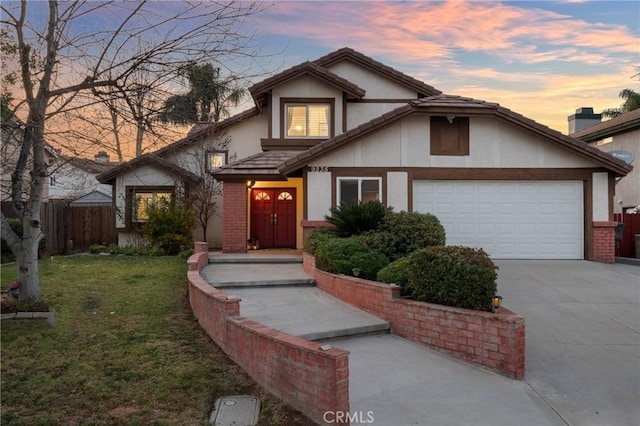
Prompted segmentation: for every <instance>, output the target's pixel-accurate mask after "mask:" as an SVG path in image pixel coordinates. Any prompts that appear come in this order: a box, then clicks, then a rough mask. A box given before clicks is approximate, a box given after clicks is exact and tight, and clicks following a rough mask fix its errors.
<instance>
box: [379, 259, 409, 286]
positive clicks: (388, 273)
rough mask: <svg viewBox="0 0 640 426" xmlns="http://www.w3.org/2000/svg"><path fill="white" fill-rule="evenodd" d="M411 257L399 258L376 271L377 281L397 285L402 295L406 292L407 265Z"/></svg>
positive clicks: (407, 280)
mask: <svg viewBox="0 0 640 426" xmlns="http://www.w3.org/2000/svg"><path fill="white" fill-rule="evenodd" d="M410 263H411V256H407V257H401V258H400V259H398V260H396V261H395V262H392V263H390V264H388V265H387V266H385V267H384V268H382V269H381V270H380V271H378V276H377V280H378V281H380V282H383V283H389V284H392V283H393V284H397V285H399V286H401V287H402V291H403V293H404V292H406V291H407V287H408V284H409V264H410Z"/></svg>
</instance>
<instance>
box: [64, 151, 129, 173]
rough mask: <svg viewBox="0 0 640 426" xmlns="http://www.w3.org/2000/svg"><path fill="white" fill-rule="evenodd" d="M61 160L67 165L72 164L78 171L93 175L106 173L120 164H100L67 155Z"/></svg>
mask: <svg viewBox="0 0 640 426" xmlns="http://www.w3.org/2000/svg"><path fill="white" fill-rule="evenodd" d="M60 159H61V160H62V161H63V162H64V163H65V164H70V165H72V166H74V167H77V168H78V169H81V170H84V171H86V172H88V173H92V174H99V173H104V172H107V171H109V170H111V169H113V168H114V167H117V166H118V165H119V163H115V162H114V163H111V162H108V163H100V162H98V161H95V160H90V159H88V158H78V157H68V156H65V155H61V156H60Z"/></svg>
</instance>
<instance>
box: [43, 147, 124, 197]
mask: <svg viewBox="0 0 640 426" xmlns="http://www.w3.org/2000/svg"><path fill="white" fill-rule="evenodd" d="M116 165H117V163H112V162H110V161H109V156H108V155H107V154H106V153H105V152H100V153H98V154H96V156H95V157H94V159H93V160H91V159H88V158H78V157H69V156H65V155H58V156H57V157H55V158H54V159H53V160H52V161H51V162H50V164H49V173H50V175H49V201H55V202H65V203H69V202H72V201H74V200H76V199H78V198H80V197H85V196H87V195H89V194H92V196H91V197H89V198H92V199H93V200H94V201H97V197H100V195H99V194H104V195H105V196H107V197H109V198H110V196H111V185H106V184H101V183H100V182H98V180H97V179H96V176H97V175H99V174H101V173H105V172H107V171H109V170H111V168H113V167H115V166H116ZM96 193H98V194H96ZM94 205H95V203H94Z"/></svg>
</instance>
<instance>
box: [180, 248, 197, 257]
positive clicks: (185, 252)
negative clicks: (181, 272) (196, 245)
mask: <svg viewBox="0 0 640 426" xmlns="http://www.w3.org/2000/svg"><path fill="white" fill-rule="evenodd" d="M193 253H194V250H193V249H192V248H189V249H186V250H182V251H181V252H180V253H178V257H179V258H180V259H185V260H187V259H189V257H191V255H192V254H193Z"/></svg>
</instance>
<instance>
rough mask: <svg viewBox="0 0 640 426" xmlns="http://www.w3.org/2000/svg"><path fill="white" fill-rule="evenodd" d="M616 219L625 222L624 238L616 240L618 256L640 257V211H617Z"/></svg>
mask: <svg viewBox="0 0 640 426" xmlns="http://www.w3.org/2000/svg"><path fill="white" fill-rule="evenodd" d="M614 220H615V221H616V222H619V223H624V228H623V229H622V240H621V241H617V242H616V244H617V247H616V256H620V257H631V258H640V253H636V235H640V213H639V214H620V213H617V214H615V217H614Z"/></svg>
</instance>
